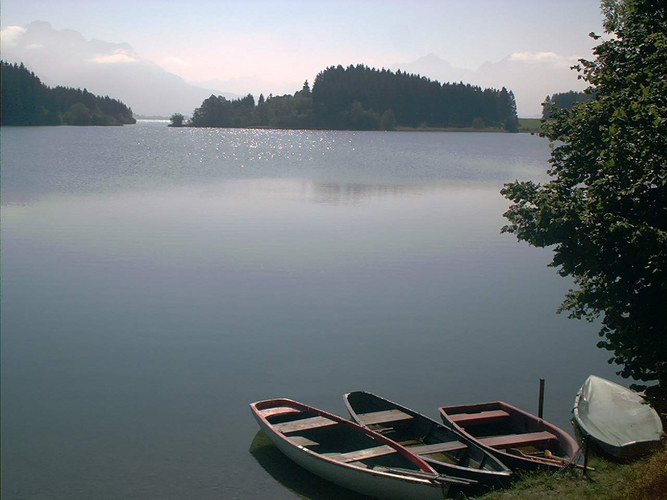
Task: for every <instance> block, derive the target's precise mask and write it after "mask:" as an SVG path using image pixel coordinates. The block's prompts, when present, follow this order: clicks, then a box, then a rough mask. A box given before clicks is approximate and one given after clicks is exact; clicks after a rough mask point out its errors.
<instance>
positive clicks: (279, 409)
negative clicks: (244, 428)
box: [257, 406, 301, 417]
mask: <svg viewBox="0 0 667 500" xmlns="http://www.w3.org/2000/svg"><path fill="white" fill-rule="evenodd" d="M300 411H301V410H297V409H296V408H292V407H290V406H274V407H273V408H266V409H264V410H259V411H258V412H257V413H259V414H260V415H262V416H263V417H272V416H274V415H289V414H290V413H299V412H300Z"/></svg>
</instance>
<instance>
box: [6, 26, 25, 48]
mask: <svg viewBox="0 0 667 500" xmlns="http://www.w3.org/2000/svg"><path fill="white" fill-rule="evenodd" d="M25 31H26V29H25V28H24V27H22V26H7V27H6V28H5V29H3V30H0V38H2V44H3V45H13V44H14V43H16V39H17V38H18V37H20V36H21V35H22V34H23V33H25Z"/></svg>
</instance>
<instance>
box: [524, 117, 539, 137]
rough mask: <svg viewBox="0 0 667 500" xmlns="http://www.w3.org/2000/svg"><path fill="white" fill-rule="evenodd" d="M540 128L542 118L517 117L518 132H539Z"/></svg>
mask: <svg viewBox="0 0 667 500" xmlns="http://www.w3.org/2000/svg"><path fill="white" fill-rule="evenodd" d="M541 128H542V120H540V119H539V118H519V132H530V133H532V134H539V133H540V129H541Z"/></svg>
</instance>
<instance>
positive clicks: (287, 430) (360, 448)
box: [259, 406, 420, 471]
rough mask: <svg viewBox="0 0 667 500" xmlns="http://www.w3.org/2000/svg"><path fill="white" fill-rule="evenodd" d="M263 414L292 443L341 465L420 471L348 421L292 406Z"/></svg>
mask: <svg viewBox="0 0 667 500" xmlns="http://www.w3.org/2000/svg"><path fill="white" fill-rule="evenodd" d="M259 413H260V414H261V415H262V416H264V417H265V418H266V419H267V420H268V421H269V423H270V424H271V425H272V427H273V429H274V430H276V431H278V432H280V433H281V434H282V435H284V436H285V437H286V438H287V439H288V440H290V441H291V442H292V443H294V444H296V445H298V446H301V447H303V448H305V449H308V450H311V451H313V452H315V453H317V454H320V455H323V456H326V457H328V458H330V459H332V460H335V461H337V462H343V463H348V464H351V465H354V466H358V467H364V468H401V469H407V470H413V471H419V470H420V468H419V466H418V465H417V464H415V463H413V462H411V461H410V460H408V459H407V458H406V457H404V456H403V455H401V454H400V453H398V451H397V450H396V449H395V448H393V447H391V446H389V445H387V444H386V443H384V442H380V441H377V440H376V439H374V438H373V437H372V436H371V435H369V434H364V433H363V432H359V430H358V428H356V427H354V426H353V425H350V424H349V423H347V422H345V421H344V420H341V421H337V420H333V419H330V418H328V417H326V416H323V415H320V414H318V413H316V412H314V411H312V410H308V409H301V408H294V407H291V406H281V407H271V408H266V409H262V410H259Z"/></svg>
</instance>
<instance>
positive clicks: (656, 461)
mask: <svg viewBox="0 0 667 500" xmlns="http://www.w3.org/2000/svg"><path fill="white" fill-rule="evenodd" d="M589 466H590V467H592V468H593V469H595V470H593V471H589V472H588V477H584V476H583V474H582V471H581V470H572V469H568V470H565V471H562V472H559V473H556V474H554V473H537V474H533V475H529V476H527V477H526V478H524V479H522V480H520V481H518V482H516V483H515V484H514V485H513V486H512V488H510V489H507V490H500V491H495V492H492V493H488V494H486V495H484V496H482V497H479V498H481V499H483V500H509V499H512V500H515V499H517V500H529V499H530V500H533V499H535V498H540V499H566V500H568V499H570V500H580V499H586V500H589V499H590V500H593V499H595V500H625V499H633V500H659V499H665V498H667V450H663V451H659V452H656V453H655V454H653V455H652V456H650V457H648V458H645V459H642V460H639V461H637V462H633V463H630V464H619V463H614V462H609V461H607V460H604V459H602V458H599V457H591V459H590V460H589Z"/></svg>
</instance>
